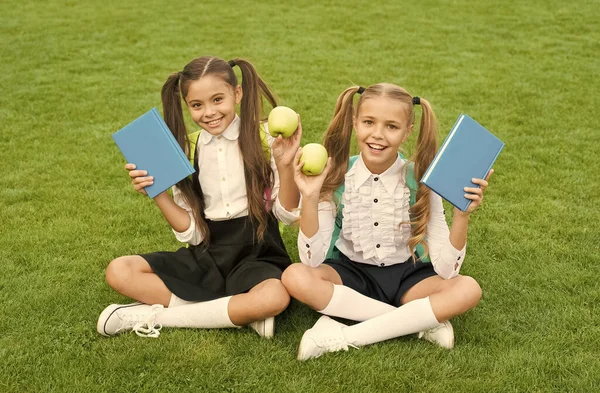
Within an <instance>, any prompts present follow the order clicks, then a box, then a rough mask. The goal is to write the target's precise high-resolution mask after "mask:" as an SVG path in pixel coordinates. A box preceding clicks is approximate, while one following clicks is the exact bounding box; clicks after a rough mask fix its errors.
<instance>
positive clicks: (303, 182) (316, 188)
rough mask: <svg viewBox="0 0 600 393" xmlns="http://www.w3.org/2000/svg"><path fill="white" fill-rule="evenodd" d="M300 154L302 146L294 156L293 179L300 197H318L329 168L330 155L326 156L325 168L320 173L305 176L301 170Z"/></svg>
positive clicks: (302, 164)
mask: <svg viewBox="0 0 600 393" xmlns="http://www.w3.org/2000/svg"><path fill="white" fill-rule="evenodd" d="M301 156H302V148H301V147H300V148H298V151H297V152H296V155H295V156H294V181H295V182H296V186H298V190H299V191H300V193H301V194H302V198H304V199H310V198H314V197H316V198H318V197H319V194H320V193H321V187H322V186H323V182H324V181H325V178H326V177H327V174H328V173H329V170H330V169H331V157H328V158H327V164H326V165H325V169H323V172H321V174H320V175H317V176H307V175H305V174H304V173H303V172H302V167H303V166H304V163H303V162H300V157H301Z"/></svg>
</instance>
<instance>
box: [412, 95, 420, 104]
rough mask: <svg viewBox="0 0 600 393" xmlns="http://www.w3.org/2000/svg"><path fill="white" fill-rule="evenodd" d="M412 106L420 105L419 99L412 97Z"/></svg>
mask: <svg viewBox="0 0 600 393" xmlns="http://www.w3.org/2000/svg"><path fill="white" fill-rule="evenodd" d="M413 105H421V98H419V96H414V97H413Z"/></svg>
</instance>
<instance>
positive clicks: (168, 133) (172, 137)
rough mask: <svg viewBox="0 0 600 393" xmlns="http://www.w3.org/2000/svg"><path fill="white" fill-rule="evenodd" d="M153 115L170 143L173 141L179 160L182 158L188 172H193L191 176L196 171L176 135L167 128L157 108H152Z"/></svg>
mask: <svg viewBox="0 0 600 393" xmlns="http://www.w3.org/2000/svg"><path fill="white" fill-rule="evenodd" d="M152 114H153V115H154V117H156V120H157V121H158V124H160V125H161V128H162V130H163V131H164V133H165V135H166V136H167V139H168V140H169V141H171V144H172V145H173V146H174V147H175V151H177V153H178V155H179V158H181V160H182V162H183V163H184V165H185V166H186V167H187V168H188V170H190V171H191V172H190V173H189V174H192V173H194V170H193V168H192V167H191V164H190V162H189V161H188V159H187V157H186V156H185V153H183V152H182V150H181V146H179V144H178V143H177V140H176V139H175V135H173V132H172V131H171V130H170V129H169V126H167V123H165V121H164V119H163V118H162V116H161V115H160V113H159V112H158V110H157V109H156V108H152Z"/></svg>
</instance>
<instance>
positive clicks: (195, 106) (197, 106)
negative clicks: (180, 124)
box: [192, 103, 200, 109]
mask: <svg viewBox="0 0 600 393" xmlns="http://www.w3.org/2000/svg"><path fill="white" fill-rule="evenodd" d="M192 108H194V109H198V108H200V104H198V103H195V104H192Z"/></svg>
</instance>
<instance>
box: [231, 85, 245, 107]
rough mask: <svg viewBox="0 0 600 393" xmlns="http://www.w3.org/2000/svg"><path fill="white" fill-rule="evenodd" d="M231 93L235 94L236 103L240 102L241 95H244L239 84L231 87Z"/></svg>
mask: <svg viewBox="0 0 600 393" xmlns="http://www.w3.org/2000/svg"><path fill="white" fill-rule="evenodd" d="M233 94H234V95H235V103H236V104H239V103H240V102H242V97H243V96H244V93H243V91H242V86H241V85H237V86H236V87H235V89H233Z"/></svg>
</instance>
